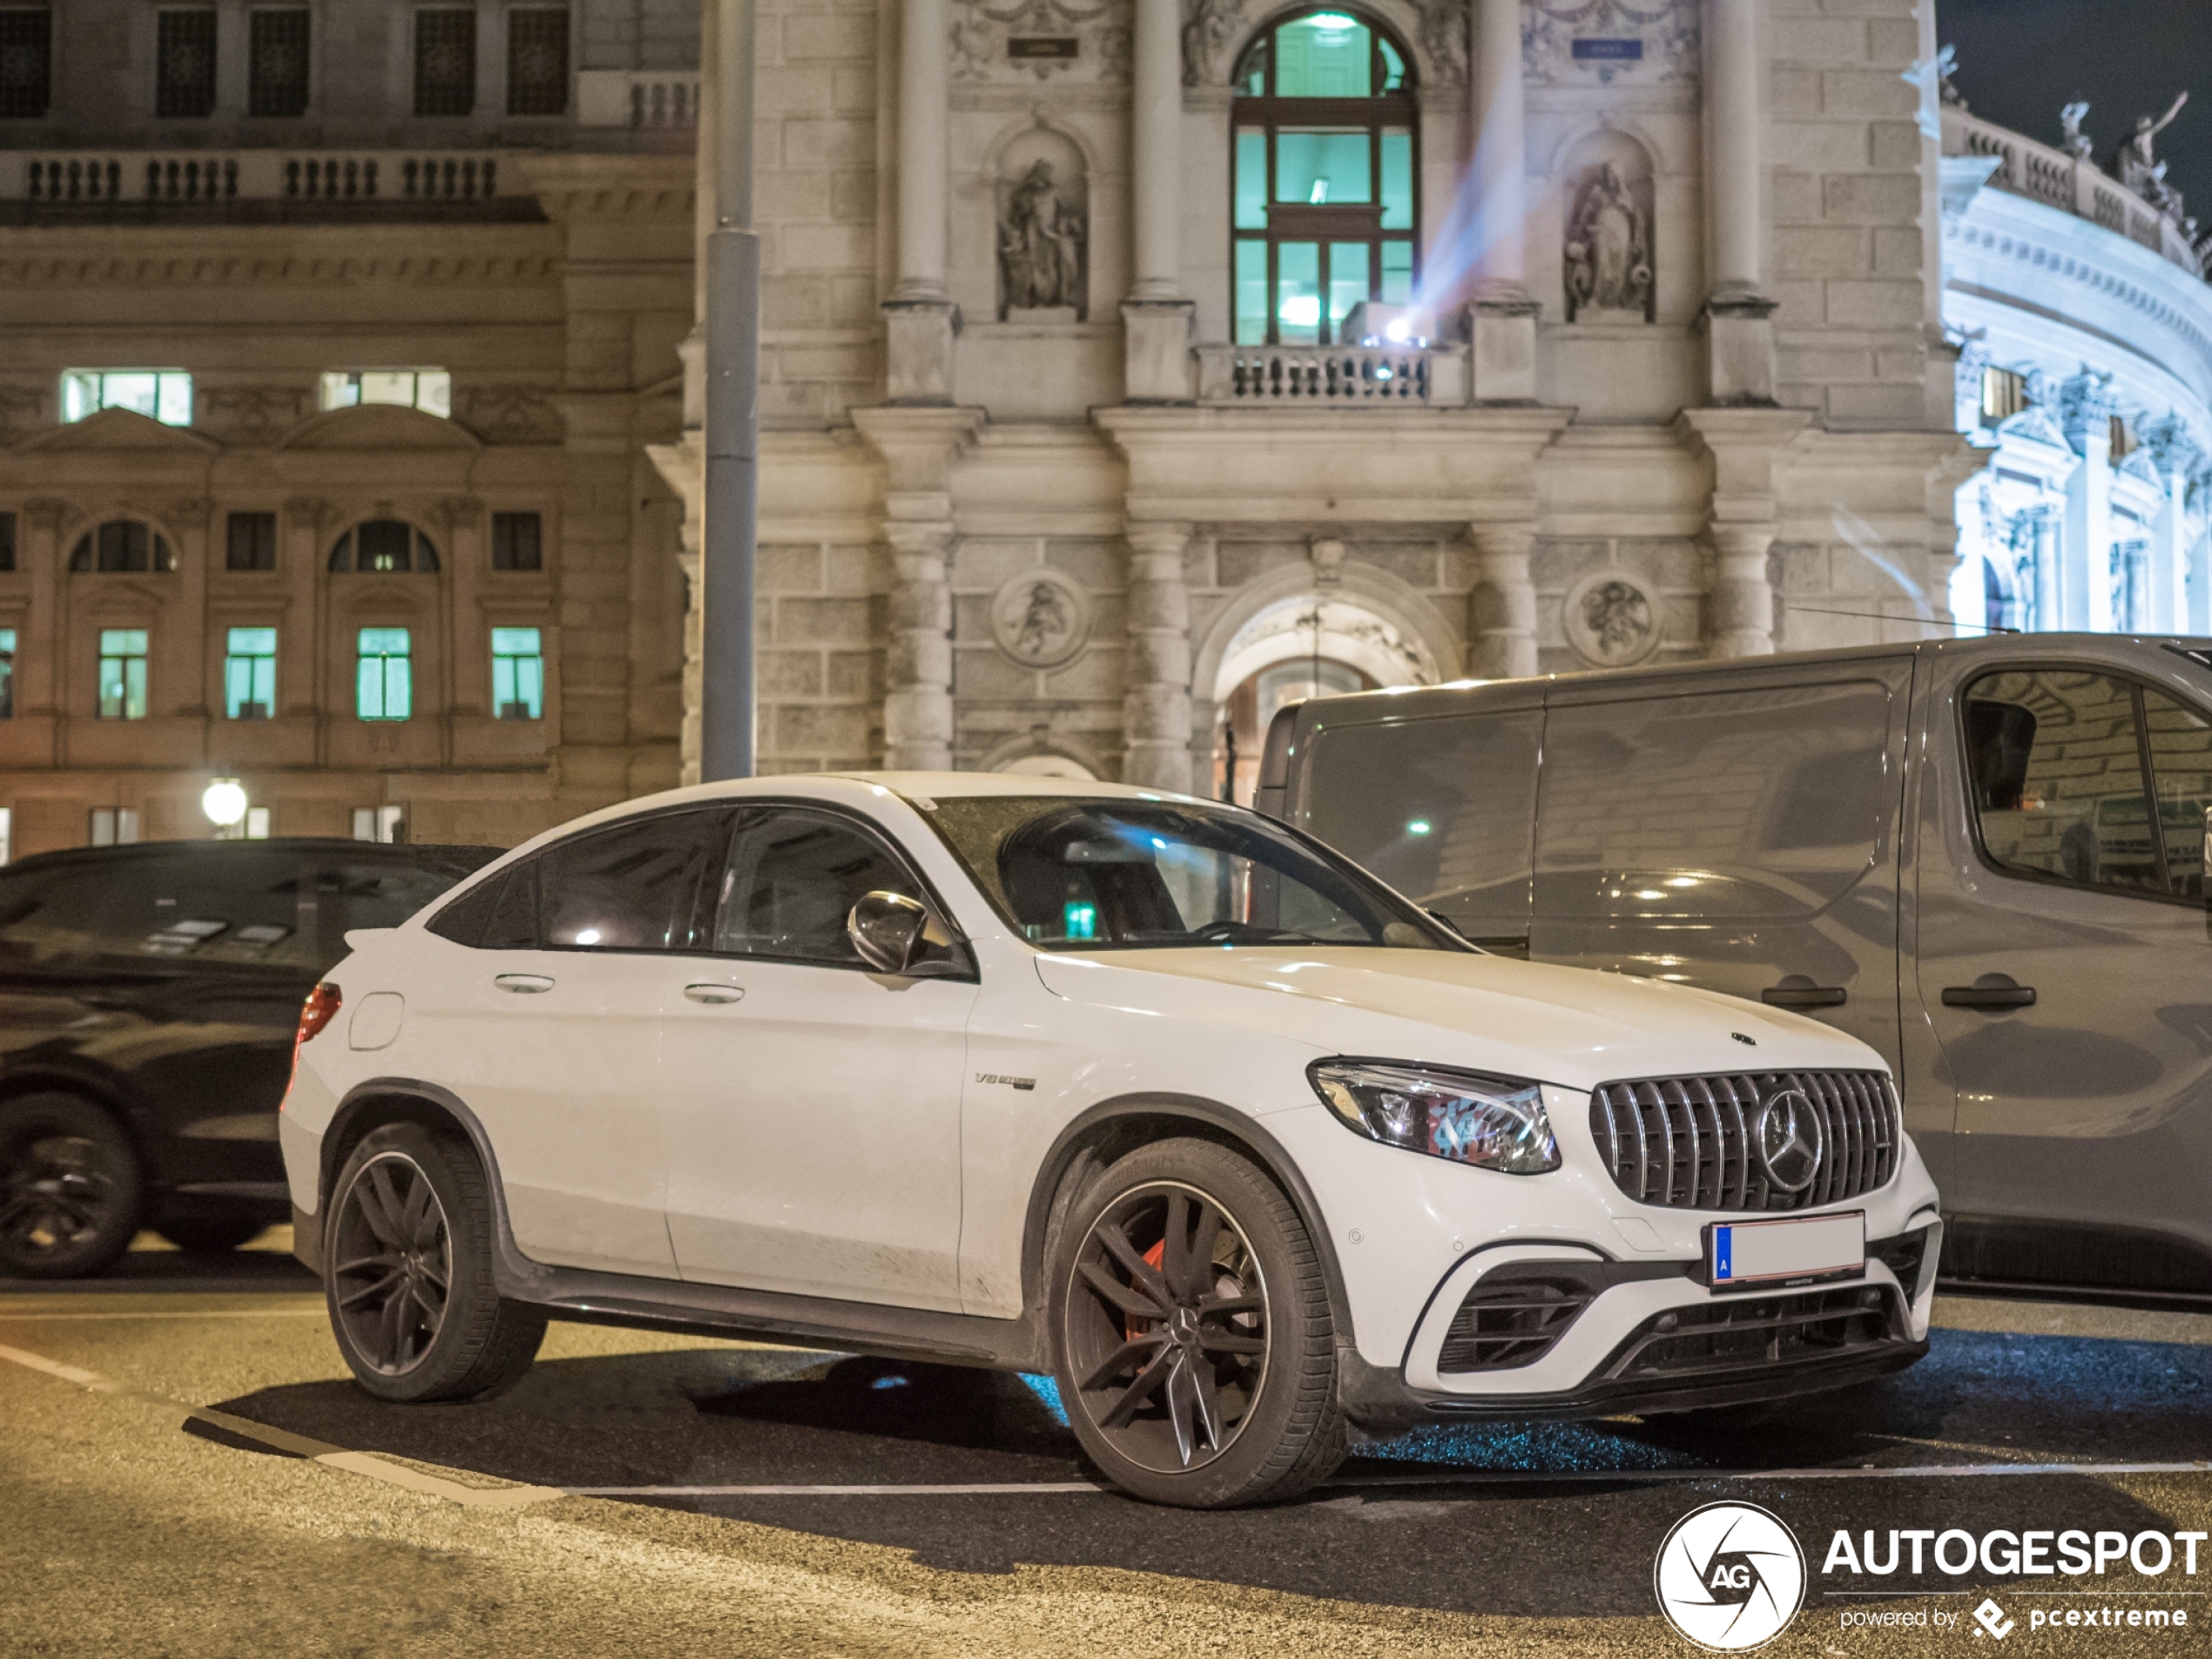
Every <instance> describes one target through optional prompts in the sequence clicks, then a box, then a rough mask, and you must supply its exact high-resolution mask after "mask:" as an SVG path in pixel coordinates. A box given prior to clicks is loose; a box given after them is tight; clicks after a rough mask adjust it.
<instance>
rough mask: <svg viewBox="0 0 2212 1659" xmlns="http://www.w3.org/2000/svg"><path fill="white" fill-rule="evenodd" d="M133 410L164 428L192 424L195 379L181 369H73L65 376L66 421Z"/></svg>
mask: <svg viewBox="0 0 2212 1659" xmlns="http://www.w3.org/2000/svg"><path fill="white" fill-rule="evenodd" d="M102 409H130V410H132V411H133V412H134V413H136V414H138V415H145V417H146V418H147V419H149V420H152V421H160V422H161V424H162V425H164V426H190V425H191V424H192V376H191V375H190V374H186V373H185V371H184V370H182V369H180V368H72V369H69V370H66V371H64V374H63V375H62V419H63V420H64V421H82V420H84V418H86V417H87V416H88V415H98V413H99V412H100V411H101V410H102Z"/></svg>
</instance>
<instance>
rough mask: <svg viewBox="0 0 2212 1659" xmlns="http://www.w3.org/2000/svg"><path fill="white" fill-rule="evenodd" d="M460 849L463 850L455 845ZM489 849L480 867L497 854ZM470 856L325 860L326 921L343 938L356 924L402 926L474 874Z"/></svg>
mask: <svg viewBox="0 0 2212 1659" xmlns="http://www.w3.org/2000/svg"><path fill="white" fill-rule="evenodd" d="M455 851H456V852H458V851H459V849H455ZM497 856H498V855H497V854H496V853H491V852H489V851H487V852H486V853H485V854H484V856H483V857H482V858H480V859H478V860H476V865H477V866H479V867H480V866H482V864H485V863H489V861H490V860H491V859H493V858H496V857H497ZM469 867H470V866H469V865H468V864H467V863H466V862H465V860H464V861H455V860H431V859H421V858H413V857H408V858H372V859H360V860H351V859H349V860H343V861H342V862H333V861H332V860H329V859H328V858H327V856H326V857H325V859H324V860H323V861H322V864H321V867H320V869H321V873H320V880H319V881H318V884H317V888H318V891H317V898H318V900H319V901H320V909H321V912H322V925H323V927H325V928H326V929H330V928H334V929H335V934H334V937H336V938H337V939H339V940H341V941H343V939H344V938H345V936H346V931H347V929H348V928H351V927H398V926H399V925H400V924H401V922H403V921H406V920H407V919H408V917H409V916H411V915H413V914H415V912H416V911H418V910H420V909H421V908H422V907H424V906H426V905H428V904H429V903H431V902H432V901H433V900H435V899H436V898H437V897H438V895H439V894H442V893H444V892H445V891H446V890H447V889H448V888H449V887H452V886H453V884H454V883H455V881H456V880H459V879H460V878H461V877H462V875H465V874H466V873H468V871H469Z"/></svg>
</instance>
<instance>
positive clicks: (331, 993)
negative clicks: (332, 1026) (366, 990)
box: [292, 980, 340, 1049]
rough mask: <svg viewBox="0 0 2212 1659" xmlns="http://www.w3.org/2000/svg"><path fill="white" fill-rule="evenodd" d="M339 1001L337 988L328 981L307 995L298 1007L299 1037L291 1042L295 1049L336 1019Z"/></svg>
mask: <svg viewBox="0 0 2212 1659" xmlns="http://www.w3.org/2000/svg"><path fill="white" fill-rule="evenodd" d="M339 1001H340V996H339V992H338V988H337V987H336V986H335V985H333V984H332V983H331V982H330V981H328V980H325V981H323V982H322V983H321V984H320V985H318V986H316V987H315V988H314V990H312V991H309V992H308V993H307V1001H304V1002H302V1003H301V1004H300V1035H298V1036H297V1037H295V1038H293V1042H292V1046H293V1048H294V1049H297V1048H299V1046H300V1044H301V1043H303V1042H307V1039H308V1038H310V1037H312V1036H314V1035H315V1034H316V1033H318V1032H319V1031H320V1030H321V1029H322V1028H323V1027H325V1026H327V1025H328V1024H329V1023H330V1022H332V1021H333V1020H334V1019H336V1018H337V1017H338V1004H339Z"/></svg>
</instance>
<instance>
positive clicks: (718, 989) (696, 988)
mask: <svg viewBox="0 0 2212 1659" xmlns="http://www.w3.org/2000/svg"><path fill="white" fill-rule="evenodd" d="M684 995H686V996H688V997H690V998H691V1001H694V1002H741V1001H744V1000H745V987H744V986H742V985H713V984H706V985H686V986H685V988H684Z"/></svg>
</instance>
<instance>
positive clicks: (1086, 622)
mask: <svg viewBox="0 0 2212 1659" xmlns="http://www.w3.org/2000/svg"><path fill="white" fill-rule="evenodd" d="M991 637H993V638H994V639H995V640H997V641H998V645H999V649H1000V650H1001V651H1004V652H1005V653H1006V654H1007V655H1008V657H1011V658H1013V659H1014V660H1015V662H1017V663H1020V664H1022V666H1023V667H1025V668H1057V667H1059V666H1060V664H1062V663H1064V662H1067V661H1069V660H1070V659H1071V658H1074V656H1075V655H1076V652H1077V651H1081V650H1082V648H1083V641H1084V640H1086V639H1088V638H1089V637H1090V597H1089V595H1088V594H1086V593H1085V592H1084V591H1083V590H1082V589H1081V588H1079V587H1077V586H1076V584H1075V583H1073V582H1071V581H1069V579H1068V577H1065V576H1063V575H1062V574H1061V573H1060V572H1059V571H1057V570H1042V569H1039V570H1024V571H1023V572H1022V574H1021V575H1020V576H1017V577H1015V578H1014V579H1013V580H1012V581H1010V582H1008V583H1007V584H1006V585H1005V586H1004V587H1002V588H1001V589H1000V590H998V593H997V594H996V596H995V597H993V599H992V600H991Z"/></svg>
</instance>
